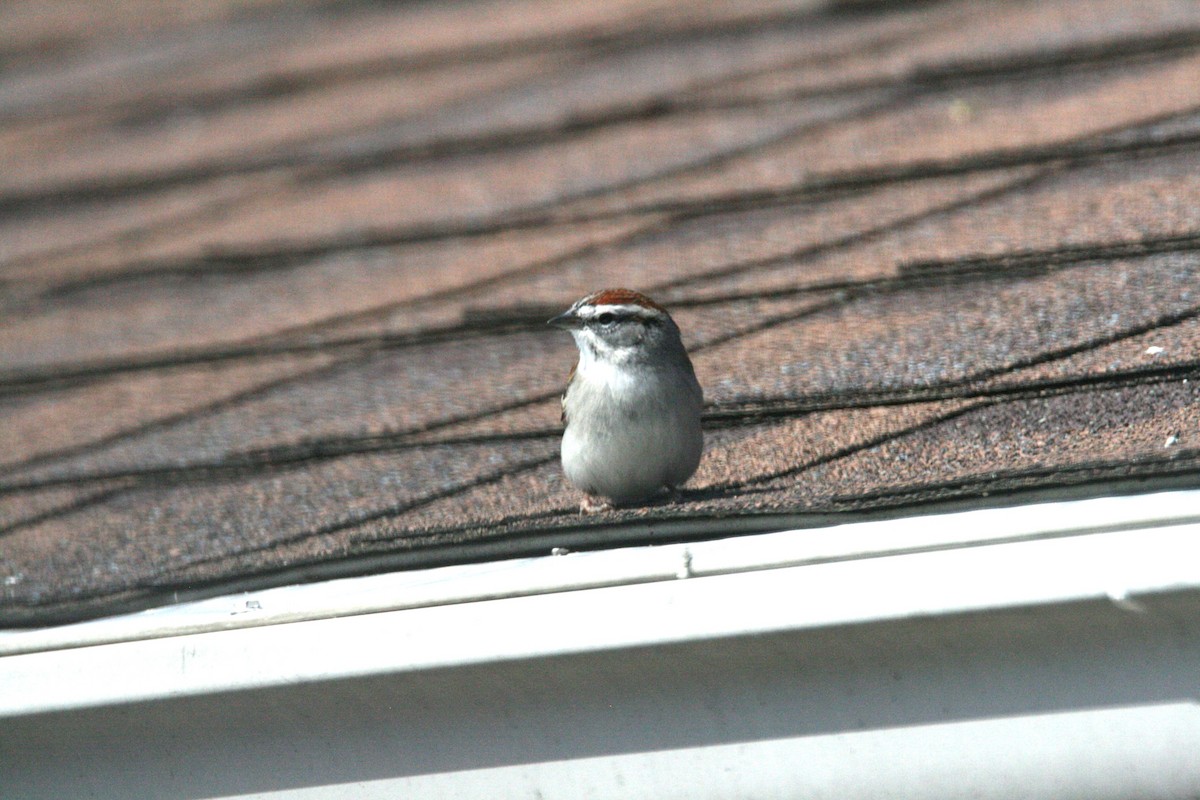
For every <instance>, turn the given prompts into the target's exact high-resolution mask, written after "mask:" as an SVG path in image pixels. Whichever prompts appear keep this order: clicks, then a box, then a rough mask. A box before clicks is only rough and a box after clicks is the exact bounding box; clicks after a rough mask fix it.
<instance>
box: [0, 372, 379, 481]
mask: <svg viewBox="0 0 1200 800" xmlns="http://www.w3.org/2000/svg"><path fill="white" fill-rule="evenodd" d="M356 360H357V359H353V358H350V359H342V360H336V361H333V362H331V363H328V364H322V365H319V366H316V367H311V368H309V369H300V370H298V371H297V372H295V373H292V374H289V375H285V376H283V377H280V378H274V379H271V380H267V381H262V382H259V383H257V384H255V385H253V386H250V387H247V388H245V389H242V390H240V391H237V392H233V393H231V394H229V395H226V396H225V397H221V398H218V399H216V400H213V401H211V402H208V403H204V404H202V405H198V406H192V407H190V408H187V409H184V410H182V411H178V412H176V413H174V414H166V415H163V416H161V417H157V418H155V419H152V420H149V421H147V422H143V423H140V424H138V425H134V426H132V427H128V428H122V429H121V430H118V431H114V432H112V433H109V434H105V435H104V436H100V437H97V438H95V439H90V440H88V441H86V442H77V443H75V444H73V445H70V446H68V447H62V448H57V449H54V450H48V451H44V452H41V453H38V454H36V455H33V456H30V457H28V458H25V459H23V460H20V461H13V462H8V463H4V464H0V477H2V476H4V475H11V474H13V473H16V472H23V471H26V470H29V469H33V468H35V467H38V466H41V465H43V464H49V463H53V462H54V461H59V460H62V459H64V458H70V457H76V456H81V455H86V454H87V453H91V452H95V451H97V450H101V449H103V448H105V447H108V446H111V445H113V444H116V443H118V442H121V441H125V440H127V439H131V438H136V437H137V436H142V435H145V434H147V433H153V432H155V431H160V430H164V429H166V428H169V427H171V426H173V425H177V424H179V423H181V422H188V421H191V420H195V419H199V418H201V417H204V416H205V415H208V414H213V413H216V412H220V411H225V410H228V409H230V408H234V407H236V406H238V405H240V404H242V403H245V402H246V401H247V400H253V399H255V398H257V397H261V396H262V395H264V394H266V393H268V392H271V391H274V390H276V389H280V388H283V387H285V386H289V385H291V384H294V383H297V382H299V381H307V380H312V379H314V378H320V377H323V376H325V375H328V374H331V373H333V372H336V371H338V370H339V369H341V368H343V367H345V366H347V365H349V364H352V363H355V362H356Z"/></svg>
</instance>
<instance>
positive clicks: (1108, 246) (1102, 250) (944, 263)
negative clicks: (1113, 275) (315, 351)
mask: <svg viewBox="0 0 1200 800" xmlns="http://www.w3.org/2000/svg"><path fill="white" fill-rule="evenodd" d="M1196 249H1200V234H1188V235H1180V236H1171V237H1160V238H1157V239H1143V240H1133V241H1120V242H1108V243H1096V244H1089V245H1073V246H1066V247H1063V248H1054V249H1050V250H1040V251H1039V250H1028V251H1017V252H1014V253H1008V254H999V255H988V256H965V257H961V258H957V259H946V260H939V261H921V262H913V263H911V264H909V265H907V266H902V267H901V270H900V272H901V274H900V275H899V276H897V277H896V278H892V279H887V280H878V281H869V282H863V283H860V284H857V285H838V286H836V287H831V286H823V287H820V289H821V290H822V291H829V290H830V289H837V290H839V291H837V292H836V293H835V296H834V297H832V298H830V299H826V300H824V301H820V302H818V303H815V304H813V305H810V306H805V307H803V308H800V309H796V310H792V311H788V312H785V313H782V314H777V315H771V316H768V317H764V318H762V319H760V320H757V321H755V323H754V324H752V325H747V326H743V327H741V328H739V329H737V330H735V331H732V332H729V333H727V334H723V335H721V336H717V337H713V338H711V339H709V340H706V341H704V342H701V343H699V344H697V345H695V346H694V347H693V348H692V352H693V353H699V352H703V351H704V350H706V349H709V348H713V347H718V346H721V345H724V344H727V343H729V342H731V341H735V340H737V339H741V338H744V337H746V336H750V335H753V334H756V333H760V332H762V331H765V330H768V329H770V328H772V327H776V326H778V325H781V324H786V323H789V322H795V321H796V320H798V319H802V318H804V317H808V316H813V315H816V314H819V313H822V312H825V311H830V310H833V309H835V308H839V307H841V306H844V305H846V304H848V303H850V302H853V301H854V300H855V299H858V298H860V297H863V296H868V295H878V294H879V293H881V292H884V291H901V290H911V289H914V288H924V287H927V286H936V285H940V282H939V281H937V280H934V279H933V278H932V277H931V276H939V275H943V274H951V275H958V276H959V277H960V278H963V279H966V278H972V279H973V278H983V279H988V280H990V279H999V278H1003V277H1009V276H1010V275H1009V274H1008V273H1005V274H999V275H997V274H995V273H997V272H998V271H1000V272H1004V271H1008V270H1016V271H1018V273H1019V274H1022V275H1027V274H1032V275H1042V274H1046V273H1047V272H1048V271H1050V270H1053V269H1062V268H1066V267H1070V266H1074V265H1077V264H1080V263H1086V262H1089V261H1096V260H1105V259H1114V258H1138V257H1148V256H1151V255H1155V254H1162V253H1169V252H1178V251H1193V250H1196ZM816 290H817V288H816V287H813V288H811V289H810V291H816ZM851 290H853V291H851ZM798 291H799V289H788V290H783V292H781V293H782V294H793V293H796V292H798ZM762 296H763V295H762V293H759V294H757V295H755V297H756V298H761V297H762ZM740 299H743V298H737V297H735V298H732V299H730V298H726V301H727V302H736V301H738V300H740ZM702 304H707V301H704V302H702V303H694V304H689V303H686V302H680V303H677V304H676V305H680V306H686V305H702ZM548 313H549V312H548V311H547V310H545V309H535V310H532V311H531V312H529V313H528V314H527V317H526V322H533V323H535V324H538V325H540V324H541V322H542V320H543V318H544V317H545V316H546V315H547V314H548ZM1197 315H1200V307H1194V308H1189V309H1184V310H1183V311H1178V312H1172V313H1169V314H1165V315H1161V316H1159V317H1156V318H1155V319H1152V320H1150V321H1148V322H1145V323H1143V324H1141V325H1138V326H1133V327H1132V328H1125V329H1122V330H1120V331H1116V332H1113V333H1110V334H1106V335H1104V336H1101V337H1098V338H1093V339H1090V340H1088V341H1086V342H1082V343H1079V344H1076V345H1071V346H1068V347H1065V348H1059V349H1056V350H1053V351H1044V352H1042V353H1039V354H1037V355H1036V356H1032V357H1030V358H1029V359H1026V360H1023V361H1020V362H1012V363H1008V364H1005V365H1002V366H998V367H995V368H992V369H990V370H986V371H980V372H975V373H972V374H970V375H968V376H965V377H964V378H961V379H959V380H957V381H954V382H950V383H946V384H940V385H938V386H932V387H921V388H917V389H912V388H910V389H901V390H887V391H859V392H840V393H832V394H829V395H826V396H823V397H822V396H810V397H808V398H805V399H801V400H799V401H783V402H776V403H775V404H770V403H759V404H756V410H753V411H746V410H734V409H730V410H727V413H726V414H725V416H724V417H723V416H722V413H721V412H720V411H719V410H718V411H712V412H710V413H709V419H711V420H714V421H715V420H718V419H722V418H724V419H728V420H735V419H739V418H743V416H745V415H748V416H745V419H754V418H766V417H777V416H780V415H783V416H787V415H794V414H800V413H809V412H812V411H817V410H833V409H845V408H862V407H869V406H882V405H895V404H905V403H913V402H931V401H935V400H946V399H954V398H969V397H977V396H979V390H978V389H977V388H973V384H977V383H978V382H980V381H982V380H985V379H988V378H993V377H996V376H998V375H1002V374H1004V373H1007V372H1012V371H1015V370H1018V369H1024V368H1027V367H1031V366H1036V365H1038V364H1041V363H1045V362H1049V361H1055V360H1059V359H1062V358H1065V357H1068V356H1071V355H1075V354H1078V353H1080V352H1085V351H1087V350H1091V349H1095V348H1098V347H1102V346H1105V345H1108V344H1112V343H1114V342H1117V341H1120V340H1122V339H1125V338H1129V337H1132V336H1138V335H1141V334H1144V333H1147V332H1149V331H1150V330H1154V329H1157V328H1162V327H1168V326H1171V325H1175V324H1178V323H1180V322H1183V321H1186V320H1188V319H1192V318H1194V317H1196V316H1197ZM478 324H483V325H488V324H495V325H496V326H497V327H494V328H492V329H490V330H491V332H492V333H500V332H503V331H504V330H505V328H504V327H502V326H506V325H518V323H517V322H516V321H515V320H513V319H512V318H509V317H502V318H500V319H499V320H492V321H488V320H479V321H478ZM373 352H375V351H372V353H373ZM363 357H365V356H357V357H351V358H347V359H343V360H339V361H337V362H334V363H333V364H330V365H327V366H323V367H318V368H316V369H314V370H312V371H311V373H310V372H304V373H301V374H300V375H297V376H288V377H284V378H281V379H279V380H277V381H272V382H269V383H268V384H266V385H264V386H260V387H254V388H252V389H250V390H247V392H244V393H240V394H239V395H235V396H234V397H233V398H232V399H227V400H224V401H219V402H218V403H217V404H216V405H214V406H212V408H213V409H216V410H219V409H223V408H228V407H232V406H234V405H237V404H238V403H240V402H241V401H242V400H244V399H249V398H252V397H254V396H258V395H260V394H261V393H263V392H264V391H269V390H271V389H274V388H278V387H280V386H284V385H289V384H292V383H295V382H297V381H300V380H306V379H308V378H310V377H312V375H320V374H326V373H328V372H331V371H336V370H339V369H343V368H345V367H347V366H352V365H353V364H355V363H357V362H358V361H359V360H360V359H361V358H363ZM1188 368H1190V367H1189V366H1188V365H1182V366H1177V367H1170V368H1163V369H1165V370H1167V371H1166V372H1162V370H1158V369H1155V368H1147V369H1145V370H1139V371H1135V373H1133V374H1134V378H1133V379H1136V380H1142V379H1143V377H1144V378H1146V379H1150V380H1157V377H1156V376H1159V375H1168V376H1169V375H1170V374H1171V373H1170V370H1172V369H1188ZM1123 374H1124V373H1123ZM1138 376H1141V377H1138ZM1112 379H1113V375H1112V373H1107V374H1105V375H1103V376H1099V377H1097V376H1081V377H1079V378H1072V379H1069V380H1068V381H1067V383H1065V384H1063V385H1064V386H1073V385H1083V384H1086V383H1088V382H1089V381H1093V380H1096V381H1099V382H1104V381H1109V380H1112ZM1120 379H1121V380H1125V379H1126V378H1120ZM1168 379H1169V378H1168ZM1057 386H1059V384H1058V383H1057V382H1055V381H1054V380H1049V381H1046V382H1042V383H1037V382H1034V383H1030V382H1025V383H1020V384H1017V385H1015V386H1010V387H990V388H989V389H988V392H989V393H991V394H996V393H1000V392H1009V393H1022V392H1026V391H1032V392H1046V391H1050V390H1052V389H1054V387H1057ZM557 394H558V390H557V389H556V390H549V391H546V392H542V393H539V394H535V395H532V396H527V397H524V398H522V399H520V400H517V401H514V402H512V403H508V404H505V405H503V406H501V407H489V408H488V409H485V410H483V411H480V412H473V413H471V414H468V415H462V416H456V417H453V418H450V419H446V420H442V421H439V422H437V423H434V424H433V425H429V426H420V427H418V428H414V429H410V430H407V431H402V432H392V433H388V434H384V435H381V436H369V437H359V438H352V439H346V438H342V437H335V438H331V439H326V440H306V441H304V442H300V443H297V444H294V445H286V446H281V447H278V448H267V449H265V450H258V451H251V452H249V453H242V454H239V455H238V456H237V457H235V458H232V459H229V460H228V461H227V462H222V463H221V464H217V465H209V466H206V467H204V469H205V470H235V471H237V470H245V469H248V468H251V467H252V466H253V465H280V464H283V463H293V462H297V461H300V462H302V461H306V460H309V459H313V458H328V457H338V456H343V455H350V454H354V453H361V452H375V451H377V450H378V449H393V448H395V447H397V446H399V445H397V440H403V439H412V438H415V437H421V436H426V435H428V434H430V433H433V432H435V431H436V430H438V429H441V428H445V427H450V426H454V425H460V424H463V423H466V422H474V421H478V420H480V419H484V418H486V417H488V416H493V415H495V414H501V413H505V412H508V411H513V410H517V409H520V408H524V407H528V406H532V405H536V404H538V403H543V402H546V401H548V400H551V399H553V398H554V397H555V396H557ZM205 410H206V409H203V408H202V409H193V410H190V411H187V412H183V413H182V414H180V415H176V417H175V418H173V419H167V420H165V421H157V422H155V423H151V424H150V425H149V426H140V427H139V428H136V429H133V430H132V431H123V432H120V433H116V434H113V435H111V436H109V437H105V439H104V440H102V441H100V442H92V443H87V444H85V445H81V446H78V447H75V448H70V450H71V451H72V452H73V453H85V452H92V451H94V450H97V449H100V448H102V447H103V446H105V445H106V444H110V443H112V442H115V441H118V440H122V439H127V438H129V437H130V436H134V435H137V434H139V433H142V432H145V431H146V430H152V429H158V428H161V427H165V426H167V425H169V424H171V423H173V422H175V421H178V420H179V419H188V418H194V417H196V416H198V415H201V414H202V413H203V412H204V411H205ZM756 415H757V416H756ZM521 435H522V436H524V435H526V434H521ZM533 435H535V436H536V435H545V432H543V433H541V434H533ZM486 440H487V439H486V438H482V439H481V438H474V439H471V438H468V439H459V440H453V442H454V443H468V442H479V441H486ZM420 443H421V444H428V443H429V441H422V442H420ZM414 444H415V443H414ZM59 456H60V454H59V453H55V454H50V455H45V456H39V457H37V458H36V459H35V460H36V461H37V462H38V463H43V462H46V461H52V460H55V459H56V458H57V457H59ZM28 466H29V463H27V462H22V463H21V464H18V465H6V466H5V467H4V468H3V469H0V475H4V474H12V473H13V472H14V471H17V470H18V469H24V468H26V467H28ZM172 469H174V468H172ZM129 474H137V475H145V474H147V473H145V472H143V471H141V470H135V471H133V472H131V473H129ZM129 474H123V475H122V476H116V475H111V474H106V475H107V477H128V476H129ZM0 491H3V488H2V485H0Z"/></svg>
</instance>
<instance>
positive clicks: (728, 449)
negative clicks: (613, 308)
mask: <svg viewBox="0 0 1200 800" xmlns="http://www.w3.org/2000/svg"><path fill="white" fill-rule="evenodd" d="M104 8H105V12H104V13H103V14H98V13H94V10H92V9H90V7H88V6H80V5H79V4H76V3H66V2H47V1H46V0H36V1H35V0H27V1H25V2H14V3H7V4H5V5H4V6H3V7H2V8H0V61H2V62H3V63H4V65H5V69H4V71H3V73H2V74H0V167H2V168H0V574H2V575H3V577H4V580H3V587H2V590H3V595H2V600H0V624H8V625H14V624H15V625H24V624H44V623H48V622H56V621H64V620H70V619H79V618H83V617H86V616H93V615H96V614H101V613H107V612H111V611H114V610H121V609H127V608H132V607H138V606H145V605H150V604H155V603H161V602H169V601H171V600H172V599H175V598H179V597H184V596H194V595H196V594H203V593H206V592H213V591H219V590H228V589H230V588H236V587H242V586H252V585H268V584H271V583H279V582H285V581H295V580H301V579H304V578H305V577H311V576H318V575H332V574H354V573H357V572H367V571H375V570H379V569H385V568H393V567H403V566H417V565H426V564H438V563H450V562H456V561H469V560H479V559H486V558H494V557H497V556H502V555H517V554H534V553H545V552H548V551H549V549H550V548H551V547H556V546H558V547H573V548H577V547H594V546H612V545H616V544H630V543H646V542H655V541H675V540H679V539H684V538H688V537H698V536H706V535H713V532H714V531H720V532H722V533H728V532H729V531H730V530H740V529H753V528H755V527H758V528H760V529H765V528H770V527H772V526H778V525H779V521H780V520H782V519H787V520H788V524H790V525H803V524H805V522H806V521H808V522H811V523H814V524H815V523H816V522H818V521H827V520H829V519H830V518H831V517H834V518H836V517H837V516H838V515H861V514H864V513H868V512H870V513H879V512H886V513H896V512H900V511H904V510H908V509H913V508H916V509H921V508H929V507H932V506H931V504H938V503H944V502H947V501H956V500H965V501H970V502H979V501H980V499H981V498H983V497H985V496H987V497H989V500H988V502H993V501H995V498H996V496H997V495H999V496H1001V497H1005V496H1009V495H1010V494H1011V493H1013V492H1020V491H1027V490H1043V491H1048V490H1055V491H1061V490H1064V489H1067V488H1070V487H1075V488H1074V489H1073V490H1074V491H1081V492H1097V491H1113V487H1114V486H1121V487H1127V486H1130V485H1135V484H1132V483H1130V482H1131V481H1135V482H1137V483H1136V485H1138V486H1148V485H1161V484H1162V483H1164V482H1170V481H1176V482H1180V481H1181V482H1185V483H1195V481H1196V478H1197V476H1200V439H1197V433H1196V431H1197V430H1198V425H1197V422H1198V419H1197V418H1198V417H1200V413H1198V412H1197V407H1196V402H1195V399H1196V388H1197V381H1198V380H1200V360H1198V358H1197V354H1198V353H1200V348H1198V346H1197V345H1198V343H1200V289H1198V288H1197V277H1198V273H1200V6H1197V5H1196V4H1195V3H1194V2H1190V1H1189V0H1174V1H1172V0H1149V1H1148V2H1143V3H1127V2H1123V0H1086V1H1084V0H1052V2H1016V1H1015V0H1014V1H1012V2H999V3H992V4H988V5H986V6H979V5H976V4H973V3H959V2H919V3H886V4H874V3H863V2H857V3H841V4H833V5H828V4H814V3H803V2H798V3H786V2H773V1H772V0H752V1H751V2H732V1H730V2H705V3H700V2H683V1H682V0H681V1H680V2H651V3H647V2H627V1H625V0H602V1H601V2H594V3H588V4H579V3H574V2H565V1H563V2H550V1H548V0H546V1H543V0H522V1H518V2H504V3H501V2H478V3H456V2H449V3H412V4H395V5H392V4H380V3H357V4H356V3H350V2H336V1H335V0H325V1H324V2H316V1H315V0H313V1H312V2H307V3H289V4H286V5H285V4H284V3H282V2H270V1H269V0H260V1H259V2H247V1H246V0H239V2H233V0H208V1H207V2H198V3H197V2H182V0H180V2H170V3H163V2H146V0H141V1H138V0H127V1H126V2H121V3H112V4H105V6H104ZM609 286H628V287H630V288H633V289H638V290H641V291H644V292H646V293H648V294H650V295H651V296H652V297H654V299H656V300H658V301H659V302H661V303H663V304H664V305H665V306H667V307H668V308H669V309H670V310H671V312H672V314H673V316H674V317H675V319H676V320H677V322H678V323H679V325H680V327H681V328H682V330H683V332H684V338H685V342H686V343H687V344H688V345H689V349H690V350H691V352H692V355H693V360H694V362H695V365H696V370H697V374H698V376H699V378H700V381H701V383H702V384H703V386H704V387H705V392H706V400H707V410H706V428H707V448H706V454H705V458H704V461H703V463H702V464H701V467H700V470H699V472H698V473H697V475H696V476H695V478H693V480H692V481H691V483H690V484H689V485H688V487H687V489H686V491H685V492H684V495H683V498H682V500H681V501H680V502H677V503H659V504H652V505H648V506H645V507H642V508H635V509H621V510H616V511H612V512H607V513H603V514H595V515H587V516H581V515H580V514H579V513H578V510H577V509H578V500H579V498H578V496H577V495H576V494H575V493H574V492H573V490H572V489H571V488H570V487H569V486H568V485H566V484H565V483H564V480H563V478H562V474H561V470H560V467H559V465H558V461H557V454H558V440H559V435H560V429H559V423H558V414H559V409H558V394H559V392H560V391H561V389H562V385H563V382H564V381H565V378H566V375H567V373H568V372H569V370H570V368H571V365H572V364H573V362H574V347H573V345H572V343H571V340H570V338H569V337H567V336H565V335H563V334H562V332H561V331H555V330H552V329H548V328H545V326H544V321H545V319H546V318H548V317H549V316H550V315H551V314H553V313H556V312H557V311H560V310H562V309H564V308H566V307H567V306H568V305H569V304H570V303H571V302H572V301H574V300H575V299H577V298H578V297H580V296H582V295H584V294H587V293H589V292H591V291H594V290H596V289H600V288H604V287H609ZM1114 481H1119V482H1121V483H1112V482H1114ZM648 523H649V524H648Z"/></svg>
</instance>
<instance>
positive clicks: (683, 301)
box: [648, 167, 1060, 308]
mask: <svg viewBox="0 0 1200 800" xmlns="http://www.w3.org/2000/svg"><path fill="white" fill-rule="evenodd" d="M1059 172H1060V170H1059V169H1057V168H1055V167H1044V168H1042V169H1040V170H1038V171H1036V172H1034V173H1032V174H1030V175H1025V176H1020V177H1017V178H1015V179H1013V180H1011V181H1008V182H1005V183H1003V184H1001V185H999V186H994V187H991V188H988V189H983V190H981V191H978V192H973V193H970V194H968V195H966V196H963V197H956V198H954V199H952V200H950V201H949V202H946V203H942V204H939V205H935V206H933V207H931V208H927V209H924V210H922V211H918V212H916V213H914V214H907V215H903V216H900V217H898V218H896V219H894V220H892V221H890V222H885V223H883V224H880V225H876V226H873V227H869V228H865V229H861V230H856V231H851V232H850V233H847V234H845V235H844V236H839V237H836V238H833V239H827V240H825V241H821V242H816V243H814V244H809V245H804V246H802V247H798V248H796V249H794V250H791V251H789V252H787V253H781V254H779V255H773V256H768V257H766V258H756V259H749V260H746V261H737V262H734V263H731V264H725V265H722V266H720V267H717V268H715V269H710V270H705V271H702V272H696V273H692V274H690V275H687V276H684V277H681V278H674V279H671V280H667V281H662V282H660V283H657V284H654V285H652V286H651V287H650V289H648V291H649V292H651V293H656V292H666V291H670V290H673V289H679V288H690V287H694V286H696V285H697V284H700V283H703V282H707V281H712V280H717V279H720V278H728V277H732V276H734V275H742V274H745V273H749V272H755V271H757V270H761V269H771V268H774V267H778V266H781V265H783V264H787V263H791V262H797V263H798V262H802V261H806V260H809V259H812V258H816V257H818V256H825V255H829V254H830V253H835V252H837V251H839V250H845V249H849V248H851V247H855V246H858V245H861V244H866V243H868V242H872V241H877V240H879V239H882V238H883V237H885V236H887V235H889V234H893V233H897V232H899V231H902V230H904V229H906V228H911V227H913V226H915V225H920V224H922V223H924V222H928V221H929V220H931V219H933V218H935V217H938V216H942V215H945V214H951V213H954V212H957V211H965V210H967V209H969V208H972V207H974V206H977V205H981V204H984V203H990V202H993V201H995V200H999V199H1001V198H1003V197H1006V196H1007V195H1009V194H1011V193H1013V192H1016V191H1021V190H1023V189H1028V188H1032V187H1034V186H1036V185H1037V184H1039V183H1041V182H1043V181H1044V180H1046V179H1047V178H1049V177H1051V176H1052V175H1056V174H1058V173H1059ZM901 268H903V267H901ZM895 282H896V279H895V278H890V277H884V278H869V279H865V280H841V281H822V282H814V283H805V284H801V285H798V286H793V287H787V288H782V289H779V290H773V291H759V292H747V293H744V294H735V293H732V292H725V293H722V294H721V295H719V296H715V297H710V298H688V297H686V296H684V297H680V298H678V299H674V300H672V301H671V306H672V307H680V308H684V307H695V306H703V305H712V304H715V303H719V302H721V301H722V300H723V299H725V298H729V299H737V300H753V299H766V298H769V297H785V296H790V295H794V294H803V293H808V292H826V291H841V290H855V289H867V288H886V287H887V285H888V284H889V283H895Z"/></svg>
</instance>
